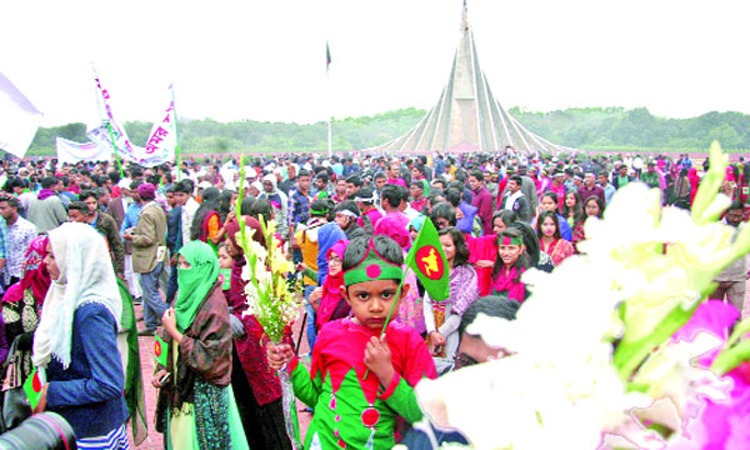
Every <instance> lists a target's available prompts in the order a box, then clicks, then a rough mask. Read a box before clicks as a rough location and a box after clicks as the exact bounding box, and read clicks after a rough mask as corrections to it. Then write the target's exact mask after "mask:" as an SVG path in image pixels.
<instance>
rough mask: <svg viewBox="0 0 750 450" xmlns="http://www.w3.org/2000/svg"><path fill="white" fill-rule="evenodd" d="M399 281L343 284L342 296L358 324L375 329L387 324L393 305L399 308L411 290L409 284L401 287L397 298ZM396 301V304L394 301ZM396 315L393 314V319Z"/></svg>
mask: <svg viewBox="0 0 750 450" xmlns="http://www.w3.org/2000/svg"><path fill="white" fill-rule="evenodd" d="M398 285H399V283H398V282H397V281H395V280H373V281H365V282H363V283H356V284H353V285H351V286H348V287H347V286H342V287H341V291H342V296H343V297H344V298H345V299H346V301H347V303H349V306H351V308H352V313H353V315H354V320H355V322H357V323H358V324H360V325H362V326H364V327H366V328H370V329H373V330H380V329H382V328H383V326H385V319H386V317H387V316H388V312H389V311H390V310H391V307H393V309H394V311H395V310H397V309H398V307H399V304H400V303H401V299H402V298H404V296H405V295H406V294H407V293H408V292H409V285H408V284H405V285H404V286H403V288H401V295H400V296H399V298H398V299H397V298H396V291H397V290H398ZM394 302H396V304H395V305H394V304H393V303H394ZM394 317H395V312H394V314H392V315H391V319H393V318H394Z"/></svg>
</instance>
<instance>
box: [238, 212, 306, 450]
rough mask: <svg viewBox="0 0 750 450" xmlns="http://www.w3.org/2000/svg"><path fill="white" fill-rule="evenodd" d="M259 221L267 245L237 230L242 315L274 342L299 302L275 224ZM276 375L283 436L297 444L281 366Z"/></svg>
mask: <svg viewBox="0 0 750 450" xmlns="http://www.w3.org/2000/svg"><path fill="white" fill-rule="evenodd" d="M240 220H242V218H241V217H240ZM240 223H244V222H240ZM260 224H261V229H262V230H263V236H264V237H265V241H266V245H267V246H268V248H266V247H264V246H263V245H261V244H260V243H258V242H257V241H255V240H253V239H252V238H253V235H254V233H255V232H256V230H254V229H252V228H250V227H247V226H245V227H242V228H241V229H240V232H239V233H238V234H239V235H240V236H239V239H237V241H238V242H240V243H241V245H242V249H243V250H244V252H245V259H246V260H247V264H246V265H245V266H244V268H243V271H242V278H243V279H244V280H246V281H247V284H246V285H245V298H246V302H247V305H248V309H247V311H245V314H252V315H254V316H255V318H256V319H257V320H258V322H259V323H260V325H261V326H262V327H263V330H264V332H265V335H266V336H267V337H268V339H270V340H271V341H272V342H273V343H275V344H278V343H280V342H281V341H282V340H283V339H284V337H285V336H287V335H289V334H290V333H291V326H292V324H293V323H294V321H295V320H296V319H297V316H298V314H299V308H300V306H301V303H300V300H299V298H300V297H299V295H298V292H296V291H295V289H293V288H291V287H290V285H289V282H288V279H289V274H291V273H293V272H294V264H292V262H291V261H289V260H288V259H287V258H286V255H285V254H284V251H283V250H282V247H281V242H280V241H279V239H278V238H277V237H276V234H275V228H276V227H275V223H274V222H269V223H266V222H265V220H264V219H263V216H260ZM277 375H278V376H279V379H280V381H281V388H282V404H283V408H284V421H285V424H286V431H287V435H288V436H289V439H290V441H291V442H292V443H293V445H295V446H297V447H299V444H298V441H299V439H298V436H297V435H298V433H297V430H296V428H297V427H296V422H297V421H296V408H295V407H294V405H295V403H294V391H293V389H292V385H291V381H290V379H289V374H288V373H287V372H286V370H283V369H282V370H279V371H277Z"/></svg>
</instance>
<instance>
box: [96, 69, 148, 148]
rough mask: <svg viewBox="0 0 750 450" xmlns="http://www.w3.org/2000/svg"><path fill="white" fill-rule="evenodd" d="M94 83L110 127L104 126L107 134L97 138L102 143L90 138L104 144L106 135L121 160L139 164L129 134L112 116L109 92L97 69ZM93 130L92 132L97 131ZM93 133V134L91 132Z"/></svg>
mask: <svg viewBox="0 0 750 450" xmlns="http://www.w3.org/2000/svg"><path fill="white" fill-rule="evenodd" d="M94 82H95V83H96V88H97V90H98V92H99V97H100V101H101V102H102V105H103V106H104V111H105V112H106V114H107V119H106V120H107V121H108V122H109V127H107V126H106V122H105V125H103V127H104V130H106V133H101V135H98V136H97V137H101V138H102V141H100V140H97V139H95V138H92V136H90V135H89V138H92V140H94V142H98V143H99V144H104V142H103V138H104V136H105V135H106V136H107V139H109V144H108V145H109V146H110V147H111V148H113V149H114V148H115V147H116V148H117V153H118V156H119V157H120V159H123V160H125V161H133V162H137V158H136V156H135V155H134V152H135V151H136V149H135V148H134V146H133V144H131V142H130V139H129V138H128V134H127V133H126V132H125V128H123V127H121V126H120V124H119V123H118V122H117V120H115V116H114V114H112V107H111V106H110V104H109V91H107V90H106V89H104V88H103V87H102V83H101V81H100V80H99V74H98V73H97V72H96V69H94ZM101 128H102V127H99V128H97V129H95V130H99V131H101ZM109 129H111V131H112V133H111V135H110V133H109ZM95 130H92V131H95ZM89 133H91V132H89ZM112 139H114V143H113V142H112Z"/></svg>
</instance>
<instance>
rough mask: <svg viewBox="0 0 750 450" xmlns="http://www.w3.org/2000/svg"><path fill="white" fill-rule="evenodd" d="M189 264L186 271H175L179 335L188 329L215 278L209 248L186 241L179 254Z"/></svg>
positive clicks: (216, 267)
mask: <svg viewBox="0 0 750 450" xmlns="http://www.w3.org/2000/svg"><path fill="white" fill-rule="evenodd" d="M179 254H180V255H182V257H183V258H185V260H187V262H188V263H189V264H190V268H189V269H180V268H178V269H177V287H178V290H177V301H175V305H174V309H175V315H176V318H177V329H178V330H179V331H180V333H184V332H185V330H187V329H188V328H190V325H192V324H193V320H195V315H196V314H198V309H199V308H200V306H201V305H202V304H203V301H204V300H205V299H206V295H208V291H209V290H211V288H212V287H213V285H214V283H216V280H217V279H218V277H219V259H218V258H217V257H216V254H215V253H214V250H213V249H212V248H211V246H210V245H208V244H206V243H205V242H201V241H197V240H196V241H190V242H188V243H187V244H185V245H184V246H183V247H182V248H181V249H180V251H179Z"/></svg>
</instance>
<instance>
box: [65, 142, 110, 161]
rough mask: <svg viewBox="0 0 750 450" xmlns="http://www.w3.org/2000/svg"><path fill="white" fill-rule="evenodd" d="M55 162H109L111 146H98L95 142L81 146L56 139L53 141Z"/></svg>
mask: <svg viewBox="0 0 750 450" xmlns="http://www.w3.org/2000/svg"><path fill="white" fill-rule="evenodd" d="M55 144H56V147H57V160H58V161H60V162H61V163H68V164H75V163H77V162H78V161H109V160H110V159H111V158H112V148H111V146H103V145H99V144H98V143H96V142H86V143H85V144H81V143H78V142H74V141H69V140H67V139H65V138H61V137H58V138H57V139H56V140H55Z"/></svg>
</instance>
